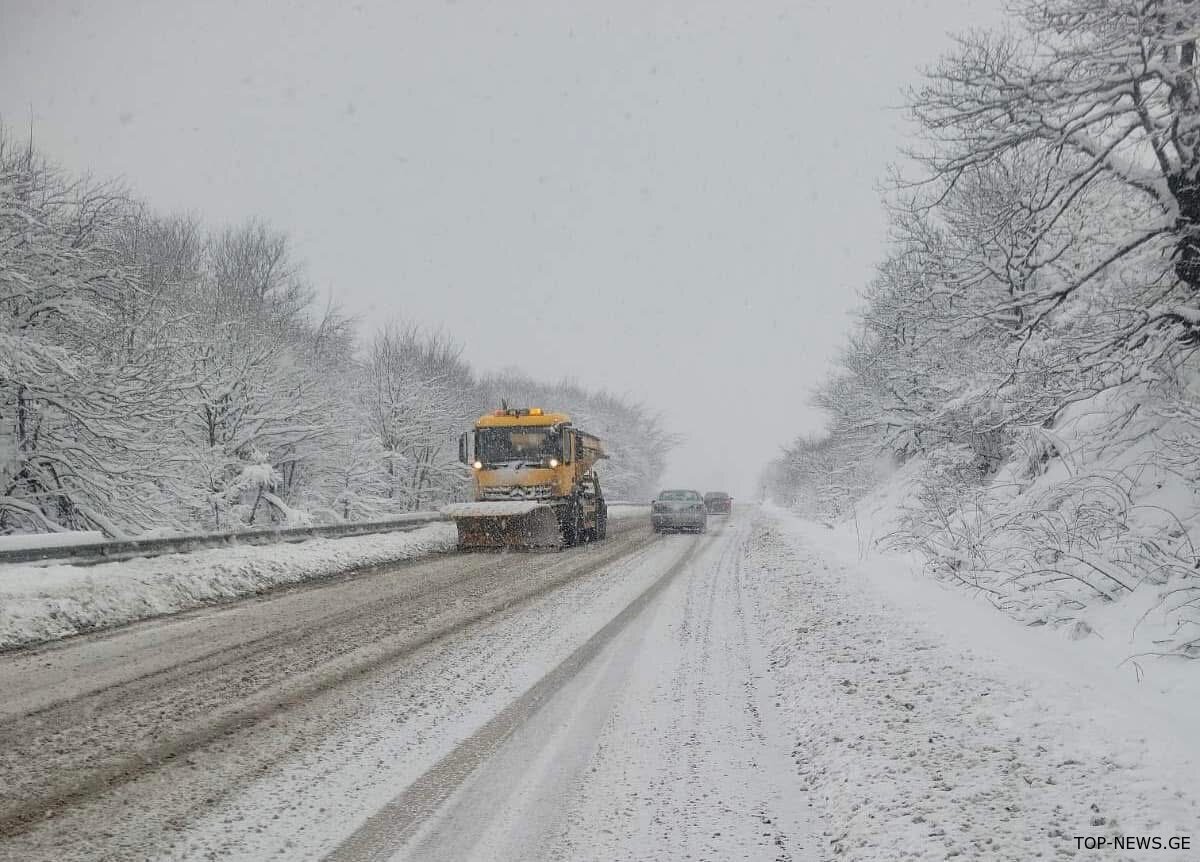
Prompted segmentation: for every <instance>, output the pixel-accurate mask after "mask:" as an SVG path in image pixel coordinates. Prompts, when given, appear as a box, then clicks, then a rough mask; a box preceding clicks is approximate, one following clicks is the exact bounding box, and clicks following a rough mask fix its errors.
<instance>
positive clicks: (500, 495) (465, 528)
mask: <svg viewBox="0 0 1200 862" xmlns="http://www.w3.org/2000/svg"><path fill="white" fill-rule="evenodd" d="M606 457H607V455H605V453H604V446H603V444H602V443H601V442H600V439H599V438H598V437H596V436H595V435H593V434H588V433H587V432H586V431H582V430H580V429H578V428H576V427H575V426H574V425H573V424H572V423H571V417H569V416H567V415H566V414H565V413H547V412H545V411H543V410H542V409H541V408H540V407H530V408H525V409H511V408H509V407H508V406H507V405H505V406H504V407H503V408H501V409H500V410H497V411H495V412H494V413H490V414H488V415H486V416H481V417H479V419H478V420H477V421H476V423H475V427H474V428H473V429H472V430H471V431H468V432H467V433H465V434H463V435H462V436H461V437H460V438H459V441H458V458H459V460H460V461H462V462H463V463H464V464H467V465H469V466H470V468H471V474H472V488H473V498H474V502H471V503H454V504H451V505H449V506H446V507H444V508H443V509H442V511H443V512H444V513H445V514H447V515H449V516H450V517H451V518H453V519H454V521H455V523H456V524H457V526H458V546H459V548H460V549H464V550H467V549H473V548H565V547H570V546H572V545H579V544H582V543H584V542H592V541H596V540H599V539H603V538H605V537H606V535H607V533H608V508H607V506H606V505H605V503H604V494H603V492H602V491H601V489H600V479H599V478H598V477H597V475H596V470H595V467H596V462H598V461H599V460H600V459H602V458H606Z"/></svg>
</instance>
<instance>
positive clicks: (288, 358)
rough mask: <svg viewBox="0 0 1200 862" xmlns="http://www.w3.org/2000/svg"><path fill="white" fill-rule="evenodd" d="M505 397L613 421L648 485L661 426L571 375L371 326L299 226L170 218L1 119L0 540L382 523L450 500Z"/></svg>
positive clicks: (618, 446) (631, 464) (621, 477)
mask: <svg viewBox="0 0 1200 862" xmlns="http://www.w3.org/2000/svg"><path fill="white" fill-rule="evenodd" d="M501 397H505V398H508V399H509V400H510V401H512V402H514V403H517V402H521V401H522V399H529V400H531V401H532V400H536V401H537V402H538V403H539V404H543V405H545V406H547V407H553V408H563V409H568V410H571V411H573V412H574V413H576V414H577V415H578V416H579V419H580V424H582V425H584V427H589V428H590V429H591V430H595V431H596V432H597V433H599V434H602V435H605V436H606V437H607V439H608V442H609V443H610V447H611V450H612V453H613V458H612V460H611V461H610V462H608V469H607V470H605V471H604V479H605V484H606V489H607V492H608V493H609V495H610V496H614V497H616V496H627V497H631V498H645V497H646V496H648V494H649V493H650V489H651V488H652V487H653V486H654V484H655V483H656V482H657V479H658V475H659V473H660V472H661V470H662V466H663V459H664V458H665V456H666V449H667V448H668V446H669V445H670V441H671V438H670V437H669V435H667V434H666V433H665V431H664V430H663V428H662V424H661V421H660V420H659V418H658V417H657V416H656V415H654V414H652V413H648V412H647V411H646V410H645V409H643V408H642V407H641V406H640V405H638V404H635V403H631V402H629V401H628V400H626V399H623V398H619V397H615V396H611V395H608V394H605V393H597V392H591V391H588V390H586V389H583V388H581V387H578V386H575V385H573V384H561V385H553V384H545V383H535V382H533V381H529V380H526V379H524V378H521V377H515V376H513V375H499V376H495V377H489V378H487V379H482V380H481V379H479V378H478V376H477V375H476V374H475V372H474V371H473V370H472V369H471V368H470V367H469V366H468V364H467V363H466V362H464V361H463V359H462V355H461V349H460V347H459V345H457V344H456V343H455V342H454V341H453V340H452V338H451V337H449V336H447V335H445V334H441V333H427V332H423V331H421V330H420V329H418V328H416V327H412V326H406V325H402V324H394V325H391V326H387V327H384V328H383V329H381V330H380V331H378V332H376V333H374V334H372V335H371V336H370V337H368V338H366V339H365V340H364V339H363V338H362V337H361V336H360V335H359V333H358V331H357V327H356V325H355V321H354V320H352V319H351V318H350V317H348V316H347V315H345V314H343V313H342V312H341V311H340V310H339V309H338V308H337V307H336V305H324V306H323V305H320V304H318V302H317V297H316V292H315V291H314V289H313V287H312V286H311V285H310V284H309V283H308V281H307V280H306V278H305V274H304V272H303V269H302V267H301V266H300V265H299V264H298V262H297V257H296V253H295V250H294V248H293V246H292V244H291V242H290V240H289V238H288V237H287V236H286V235H285V234H283V233H281V232H279V231H277V230H274V229H272V228H271V227H270V226H268V225H266V224H264V223H262V222H260V221H254V220H250V221H247V222H246V223H245V224H243V225H241V226H239V227H231V228H220V229H213V228H210V227H208V226H206V225H204V224H202V223H200V222H199V221H198V220H196V219H194V218H190V217H180V216H164V215H161V214H158V213H156V212H154V211H153V210H152V209H150V208H149V207H147V206H146V205H145V204H143V203H141V202H139V201H137V200H135V199H134V198H132V197H131V196H130V195H129V194H127V193H126V192H125V191H124V190H123V189H122V188H121V187H120V186H119V185H117V184H114V183H106V182H98V181H95V180H92V179H90V178H88V177H78V176H72V175H71V174H69V173H67V172H65V171H63V170H61V169H59V168H58V167H56V166H54V165H53V164H51V163H49V162H48V161H47V160H46V159H44V158H43V157H42V156H41V155H39V154H38V153H37V152H36V151H35V150H34V149H33V148H32V147H30V146H25V145H19V144H18V143H16V142H15V141H14V140H13V139H12V138H11V137H8V136H5V135H4V134H2V133H0V534H5V533H13V532H31V531H32V532H40V531H56V530H62V529H83V528H99V529H101V530H103V531H104V532H106V533H108V534H110V535H114V536H122V535H144V534H147V533H150V532H154V531H164V532H165V531H178V530H212V529H231V528H234V529H236V528H238V527H240V526H245V525H263V524H273V523H289V524H294V523H308V522H328V521H337V520H356V519H365V518H373V517H378V516H382V515H386V514H389V513H395V512H402V511H409V510H415V509H422V508H428V507H431V506H436V505H437V504H439V503H441V502H443V501H446V500H449V499H453V498H455V497H458V496H461V495H462V494H463V493H464V492H465V489H466V483H465V477H466V473H465V469H464V468H463V467H462V466H461V465H459V464H458V462H457V446H456V439H457V436H458V434H459V433H460V432H461V431H462V430H464V429H465V428H466V427H467V426H468V425H469V423H470V422H471V421H472V420H473V419H474V418H475V417H476V416H478V415H479V414H480V413H482V412H484V411H486V410H488V409H491V408H492V407H494V406H495V405H496V404H497V403H498V401H499V399H500V398H501Z"/></svg>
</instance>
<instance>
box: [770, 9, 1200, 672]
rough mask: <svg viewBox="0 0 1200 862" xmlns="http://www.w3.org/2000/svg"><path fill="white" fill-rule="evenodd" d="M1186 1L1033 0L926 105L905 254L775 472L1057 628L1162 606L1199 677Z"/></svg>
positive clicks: (788, 484)
mask: <svg viewBox="0 0 1200 862" xmlns="http://www.w3.org/2000/svg"><path fill="white" fill-rule="evenodd" d="M1196 11H1197V6H1196V4H1195V3H1194V2H1191V0H1154V2H1129V0H1049V2H1046V0H1037V2H1032V0H1021V2H1016V3H1014V4H1012V5H1011V7H1010V16H1011V17H1010V21H1009V26H1008V27H1006V28H1005V29H1004V30H1003V31H1002V32H994V33H989V32H972V33H969V34H966V35H964V36H961V37H959V38H958V40H957V47H956V49H955V50H953V51H952V52H951V53H949V54H947V55H946V56H943V57H942V58H940V59H939V60H938V61H937V62H936V63H935V64H934V65H933V66H931V67H930V68H928V69H927V70H926V71H925V74H924V82H923V84H921V85H920V86H918V87H917V88H915V89H914V90H912V91H911V92H909V93H908V94H907V103H908V108H909V113H910V116H911V119H912V121H913V122H914V124H915V126H916V129H917V131H918V133H919V138H918V140H919V143H918V145H917V146H916V148H915V150H914V151H913V152H911V153H906V154H905V158H904V160H903V162H902V165H903V167H901V168H899V169H897V171H896V172H895V175H894V176H893V177H892V180H891V183H890V192H889V194H888V195H887V198H886V205H887V206H888V208H889V211H890V215H891V223H892V232H893V241H892V243H891V247H890V249H889V250H888V252H887V255H886V257H885V258H884V259H883V261H882V262H881V263H880V264H879V266H878V269H877V273H876V275H875V278H874V280H873V281H872V282H871V283H870V284H869V285H867V286H866V287H865V289H864V290H863V296H862V299H863V304H862V310H861V314H860V316H859V321H858V325H857V328H856V330H855V331H854V333H853V334H852V336H851V337H850V339H849V341H848V343H847V344H846V346H845V349H844V351H843V353H842V355H841V357H840V360H839V362H838V366H837V369H836V371H835V373H834V374H832V375H831V376H830V378H829V379H828V380H827V381H826V382H825V383H824V385H823V386H822V387H821V388H820V390H819V391H818V392H817V393H816V396H815V398H816V403H817V404H819V405H820V406H821V407H823V408H824V409H825V410H826V411H827V413H828V416H829V424H828V428H827V430H826V432H825V434H823V435H820V436H818V437H816V438H803V439H799V440H796V441H795V442H794V443H793V444H792V445H791V446H790V447H789V448H788V449H787V450H786V451H785V453H784V454H783V455H782V456H781V457H780V458H779V459H778V460H777V461H776V462H775V463H774V464H773V465H772V466H771V468H770V469H769V470H768V471H767V473H766V478H765V480H764V481H765V483H766V486H767V492H768V493H769V495H770V496H771V497H773V498H774V499H776V500H777V501H780V502H782V503H784V504H786V505H789V506H791V507H793V508H795V509H798V510H801V511H803V512H806V513H808V514H810V515H816V516H820V517H824V518H860V519H861V518H862V517H863V516H864V512H866V511H867V510H870V511H871V512H874V513H876V514H878V513H883V514H884V516H885V517H884V518H882V519H881V520H884V521H887V524H886V526H884V527H881V528H879V531H878V535H875V536H873V538H880V537H882V538H883V539H885V541H886V542H887V543H888V544H891V545H893V546H897V545H898V546H903V547H908V548H916V549H918V550H920V551H921V552H922V553H923V555H924V558H925V559H926V560H927V561H928V565H929V568H930V570H931V571H932V572H934V573H936V574H937V575H939V576H941V577H945V578H948V579H951V580H954V581H957V582H961V583H963V584H966V585H969V586H971V587H973V588H977V589H979V590H982V591H983V592H984V593H985V594H986V595H987V596H988V597H989V598H990V599H991V600H992V601H993V602H994V603H995V604H996V605H997V606H999V607H1002V608H1004V609H1005V610H1007V611H1010V612H1011V613H1013V614H1015V615H1017V616H1018V617H1020V618H1022V619H1026V620H1028V621H1030V622H1036V623H1060V622H1071V621H1078V619H1079V618H1080V617H1081V615H1082V613H1083V611H1084V610H1085V609H1086V608H1088V607H1089V606H1092V605H1094V604H1095V603H1098V602H1099V603H1108V602H1111V601H1114V600H1118V599H1120V598H1122V597H1123V596H1126V595H1128V594H1130V593H1131V592H1133V591H1135V590H1137V589H1139V587H1143V586H1144V587H1147V588H1150V589H1155V590H1157V591H1158V592H1159V595H1160V599H1161V602H1160V605H1159V608H1160V609H1161V610H1163V611H1165V612H1166V613H1167V614H1168V615H1169V616H1170V617H1171V619H1173V620H1174V629H1173V630H1172V631H1171V633H1170V634H1169V636H1167V637H1165V638H1164V639H1163V641H1162V643H1161V648H1162V650H1163V651H1164V652H1175V653H1179V654H1185V655H1191V656H1200V578H1198V577H1197V568H1198V567H1200V555H1198V554H1197V550H1196V545H1197V543H1198V542H1200V496H1198V494H1200V360H1198V357H1197V348H1198V347H1200V87H1198V79H1197V69H1196V59H1197V57H1196V40H1197V37H1198V36H1200V24H1198V20H1200V19H1198V18H1197V15H1196Z"/></svg>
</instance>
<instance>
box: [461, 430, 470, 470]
mask: <svg viewBox="0 0 1200 862" xmlns="http://www.w3.org/2000/svg"><path fill="white" fill-rule="evenodd" d="M467 437H468V435H467V434H465V433H464V434H460V435H459V436H458V460H459V461H460V462H461V463H463V464H470V463H471V453H470V452H469V451H468V446H467Z"/></svg>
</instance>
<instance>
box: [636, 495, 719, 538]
mask: <svg viewBox="0 0 1200 862" xmlns="http://www.w3.org/2000/svg"><path fill="white" fill-rule="evenodd" d="M650 523H651V524H652V525H653V526H654V532H656V533H665V532H667V531H668V530H693V531H695V532H697V533H703V532H704V531H705V530H707V529H708V507H707V506H705V505H704V498H703V497H701V496H700V492H699V491H687V490H682V489H676V490H671V491H663V492H662V493H661V494H659V495H658V496H657V497H655V498H654V502H653V503H651V504H650Z"/></svg>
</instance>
